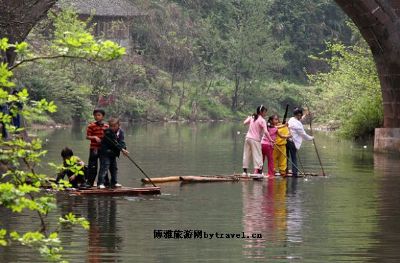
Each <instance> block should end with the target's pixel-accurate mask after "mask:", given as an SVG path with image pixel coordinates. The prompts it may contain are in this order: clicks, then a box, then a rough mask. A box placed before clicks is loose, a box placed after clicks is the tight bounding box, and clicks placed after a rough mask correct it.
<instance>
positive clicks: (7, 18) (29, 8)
mask: <svg viewBox="0 0 400 263" xmlns="http://www.w3.org/2000/svg"><path fill="white" fill-rule="evenodd" d="M56 1H57V0H0V38H4V37H6V38H8V41H9V43H16V42H22V41H24V40H25V38H26V37H27V35H28V34H29V32H30V31H31V30H32V28H33V27H34V26H35V25H36V24H37V23H38V22H39V21H40V20H41V19H42V18H43V17H44V16H45V15H46V13H47V11H48V10H49V9H50V8H51V7H52V6H53V5H54V4H55V3H56ZM15 58H16V54H15V52H14V50H13V49H9V50H8V51H7V52H6V53H3V54H1V61H2V62H6V63H8V65H9V66H12V65H13V64H14V62H15Z"/></svg>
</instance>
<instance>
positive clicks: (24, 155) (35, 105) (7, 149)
mask: <svg viewBox="0 0 400 263" xmlns="http://www.w3.org/2000/svg"><path fill="white" fill-rule="evenodd" d="M63 15H66V16H67V17H72V18H73V16H74V15H73V14H72V13H68V12H67V13H63ZM64 19H65V18H64ZM74 19H75V18H73V20H71V21H76V20H74ZM62 21H65V20H62ZM71 21H69V22H67V24H62V23H61V22H60V23H59V24H57V23H56V31H55V32H56V36H55V39H54V41H53V42H52V43H49V45H48V46H46V47H42V48H41V49H40V50H33V49H31V47H30V46H29V45H28V44H27V43H26V42H19V43H9V42H8V39H7V38H2V39H0V52H2V53H3V52H4V53H7V51H8V50H9V49H13V50H14V52H15V54H17V60H16V61H17V62H16V63H15V64H11V65H9V64H8V63H5V62H1V63H0V105H2V106H3V108H5V106H8V107H6V108H9V111H5V110H3V111H2V112H1V113H0V123H1V126H2V127H3V128H4V127H5V128H6V130H7V132H8V134H7V136H1V137H0V168H1V169H2V173H1V174H2V175H1V178H0V206H1V207H4V208H5V209H8V210H10V211H11V212H13V213H23V212H24V213H25V212H27V211H31V212H34V213H35V214H36V216H37V219H38V222H37V224H35V222H33V224H32V231H27V232H25V233H21V232H18V230H16V229H0V245H1V246H6V245H10V244H13V243H18V244H20V245H24V246H29V247H32V248H34V249H36V250H37V251H38V252H39V253H40V254H41V255H42V256H43V257H44V258H46V259H47V260H52V261H62V257H61V252H62V247H61V242H60V240H59V237H58V231H59V227H60V226H61V225H62V224H77V225H81V226H82V227H84V228H86V229H87V228H88V227H89V225H88V222H87V221H86V220H85V219H84V218H77V217H75V216H74V215H73V214H68V215H65V216H63V217H62V218H60V220H59V222H58V223H59V224H58V227H57V228H55V229H50V228H49V222H48V221H47V215H48V214H49V213H50V212H52V211H53V210H54V209H55V208H56V204H55V198H54V195H53V194H50V193H46V192H43V191H42V190H43V188H45V187H47V188H50V189H53V190H56V191H59V190H63V189H64V187H69V186H70V184H69V183H68V181H63V182H62V183H61V184H60V185H56V184H54V183H52V182H51V180H49V177H48V176H47V175H45V174H42V173H39V172H37V166H39V165H40V164H41V161H42V158H43V156H44V155H45V154H46V151H45V150H43V149H42V142H41V140H40V139H33V140H30V139H29V138H27V137H26V136H24V133H23V132H24V128H18V127H15V126H13V123H12V117H16V116H17V115H21V116H22V117H24V118H27V119H29V118H33V117H35V116H38V115H42V114H45V113H50V114H52V113H54V112H55V111H56V109H57V106H56V104H55V103H54V102H52V101H51V102H48V101H47V100H46V99H44V98H41V97H40V96H37V98H36V99H33V98H32V97H30V96H29V94H28V91H27V89H26V88H21V87H20V89H19V91H17V92H13V89H14V88H15V87H16V82H18V80H17V79H15V77H16V76H14V72H13V71H14V70H16V69H17V68H24V66H25V65H29V64H30V63H34V64H37V63H38V61H43V60H45V61H50V60H54V59H56V58H63V59H66V58H70V59H84V60H86V61H93V62H94V61H98V60H101V61H104V60H105V61H109V60H112V59H116V58H119V57H121V56H122V55H123V54H124V49H123V48H122V47H120V46H119V45H117V44H116V43H114V42H111V41H98V40H95V39H94V38H93V36H91V34H90V33H88V32H87V31H85V30H84V27H83V26H84V25H80V24H77V26H76V27H72V24H71V27H68V28H69V31H64V30H66V28H67V25H68V23H71ZM62 31H64V33H63V32H62ZM41 66H42V65H41ZM41 72H42V71H37V72H36V74H38V75H39V74H41ZM67 76H68V75H67ZM60 77H61V76H60ZM49 79H51V78H49ZM61 80H64V81H66V82H67V83H63V84H64V85H66V86H67V88H71V86H68V84H69V83H70V81H69V79H68V77H67V78H64V79H63V78H61ZM58 84H60V85H61V82H59V83H58ZM64 87H65V86H64ZM48 88H49V90H51V88H53V86H51V85H49V86H48ZM72 88H74V87H73V86H72ZM49 90H47V91H49ZM78 90H80V92H81V87H75V92H77V91H78ZM73 92H74V91H72V93H69V94H66V95H65V96H66V97H70V96H73V95H74V96H78V94H76V93H75V94H74V93H73ZM43 93H45V91H43ZM76 103H77V104H78V103H79V102H76ZM18 105H23V107H20V106H18ZM75 111H76V112H80V109H75ZM4 135H5V134H4ZM71 165H72V170H71V171H73V172H76V173H77V174H80V173H82V171H81V169H80V168H79V167H78V166H76V167H75V165H73V164H71ZM35 228H36V229H35Z"/></svg>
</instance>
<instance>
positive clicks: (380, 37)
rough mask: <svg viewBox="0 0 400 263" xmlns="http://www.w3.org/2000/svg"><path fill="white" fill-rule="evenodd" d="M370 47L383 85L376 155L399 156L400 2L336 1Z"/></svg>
mask: <svg viewBox="0 0 400 263" xmlns="http://www.w3.org/2000/svg"><path fill="white" fill-rule="evenodd" d="M335 2H336V3H337V4H338V5H339V6H340V7H341V8H342V9H343V10H344V12H345V13H346V14H347V15H348V16H349V17H350V18H351V19H352V20H353V21H354V23H355V24H356V25H357V27H358V28H359V30H360V32H361V34H362V36H363V37H364V38H365V40H366V41H367V43H368V44H369V46H370V47H371V51H372V54H373V56H374V60H375V63H376V67H377V70H378V74H379V79H380V83H381V89H382V95H383V108H384V127H383V128H379V129H376V130H375V144H374V148H375V150H376V151H395V152H400V0H335Z"/></svg>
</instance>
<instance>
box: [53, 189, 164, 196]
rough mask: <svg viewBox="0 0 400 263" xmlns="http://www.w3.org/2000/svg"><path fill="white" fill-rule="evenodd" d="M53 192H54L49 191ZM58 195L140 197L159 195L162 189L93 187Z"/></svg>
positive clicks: (66, 191)
mask: <svg viewBox="0 0 400 263" xmlns="http://www.w3.org/2000/svg"><path fill="white" fill-rule="evenodd" d="M48 191H52V190H48ZM57 193H67V194H69V195H77V196H89V195H95V196H138V195H158V194H161V191H160V187H142V188H133V187H121V188H105V189H98V188H97V187H92V188H89V189H73V188H71V189H66V190H64V191H58V192H57Z"/></svg>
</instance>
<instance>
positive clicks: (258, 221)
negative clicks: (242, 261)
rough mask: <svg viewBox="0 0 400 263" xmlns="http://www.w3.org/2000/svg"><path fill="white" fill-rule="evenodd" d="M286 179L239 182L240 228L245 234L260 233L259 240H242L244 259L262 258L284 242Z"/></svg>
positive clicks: (285, 228) (285, 229)
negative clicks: (240, 196) (241, 221)
mask: <svg viewBox="0 0 400 263" xmlns="http://www.w3.org/2000/svg"><path fill="white" fill-rule="evenodd" d="M286 193H287V180H286V179H275V180H268V181H263V182H254V183H243V184H242V194H243V228H244V230H243V231H244V233H245V234H247V235H249V234H253V233H261V234H262V236H263V237H262V238H261V239H245V241H244V245H243V254H244V255H245V256H246V257H247V258H266V257H268V255H267V254H266V253H267V252H268V251H269V249H268V248H271V247H275V246H278V245H279V244H283V243H284V242H285V237H286V232H287V223H288V222H287V200H286V199H287V196H286Z"/></svg>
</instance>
